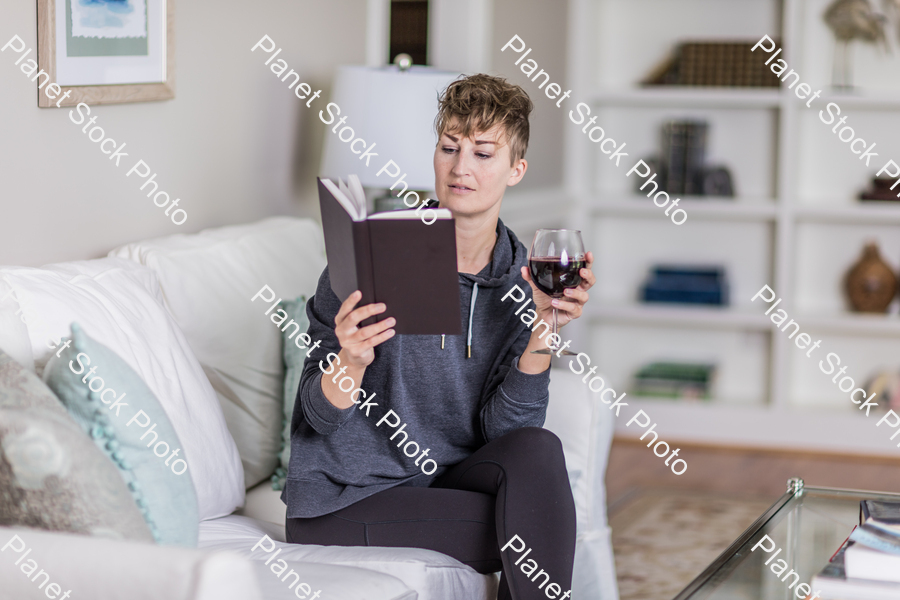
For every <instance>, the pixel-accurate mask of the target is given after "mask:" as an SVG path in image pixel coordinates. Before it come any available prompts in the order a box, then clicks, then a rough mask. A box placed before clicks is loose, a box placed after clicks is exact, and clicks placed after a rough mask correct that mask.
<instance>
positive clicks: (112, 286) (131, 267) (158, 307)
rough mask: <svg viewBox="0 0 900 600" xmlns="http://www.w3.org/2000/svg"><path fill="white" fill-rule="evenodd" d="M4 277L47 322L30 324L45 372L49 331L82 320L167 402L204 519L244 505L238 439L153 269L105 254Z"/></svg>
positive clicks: (62, 330)
mask: <svg viewBox="0 0 900 600" xmlns="http://www.w3.org/2000/svg"><path fill="white" fill-rule="evenodd" d="M0 276H2V279H4V280H5V281H6V282H7V283H8V284H9V285H10V286H11V287H12V289H13V290H14V291H15V292H16V294H17V296H18V299H19V302H20V303H25V304H27V305H28V306H29V308H30V310H33V311H34V312H35V313H36V314H37V315H39V316H40V318H41V322H42V324H43V327H41V328H40V329H33V328H32V327H31V326H29V327H28V332H29V337H30V341H31V351H32V353H33V355H34V360H35V364H36V366H37V368H38V370H39V371H41V370H43V367H44V365H45V364H46V363H47V360H48V359H49V357H50V356H51V354H52V353H53V350H51V349H49V348H48V347H47V336H48V335H50V336H52V337H53V338H55V339H59V338H61V337H64V336H67V335H68V334H69V325H70V323H72V322H73V321H74V322H77V323H78V324H79V325H81V327H82V328H83V329H84V330H85V332H87V333H88V334H89V335H90V336H91V337H92V338H94V339H95V340H97V341H98V342H100V343H101V344H103V345H105V346H107V347H109V348H110V349H111V350H113V351H114V352H115V353H116V354H118V355H119V356H120V357H121V358H122V359H123V360H124V361H125V362H126V363H128V365H129V366H130V367H131V368H133V369H134V370H135V371H137V373H138V374H139V375H140V376H141V379H143V380H144V382H145V383H146V384H147V386H148V387H149V388H150V389H151V390H152V391H153V393H154V394H155V395H156V397H157V398H158V399H159V401H160V403H161V404H162V405H163V408H164V409H165V411H166V414H167V415H168V416H169V419H170V420H171V421H172V425H173V426H174V427H175V430H176V433H177V434H178V438H179V439H180V440H181V442H182V444H183V447H184V453H185V455H186V456H187V461H188V464H189V472H190V474H191V477H192V478H193V481H194V487H195V488H196V490H197V500H198V504H199V513H200V518H201V519H212V518H216V517H220V516H224V515H228V514H230V513H231V512H233V511H234V510H235V509H236V508H237V507H239V506H241V505H242V504H243V502H244V486H243V472H242V470H241V462H240V457H239V456H238V452H237V448H236V447H235V444H234V440H233V439H232V438H231V436H230V435H229V434H228V429H227V427H226V425H225V419H224V418H223V416H222V410H221V409H220V408H219V403H218V402H217V401H216V396H215V393H214V392H213V389H212V387H211V386H210V384H209V381H208V380H207V379H206V377H205V376H204V374H203V369H202V367H201V366H200V363H199V362H198V361H197V358H196V357H195V356H194V354H193V352H192V351H191V349H190V347H189V346H188V343H187V340H186V339H185V337H184V335H183V334H182V332H181V330H180V329H179V328H178V326H177V325H176V324H175V322H174V321H173V320H172V317H171V316H170V315H169V313H168V312H166V309H165V307H164V306H163V304H162V295H161V293H160V290H159V283H158V281H157V279H156V275H155V274H154V273H153V271H151V270H150V269H146V268H144V267H141V266H140V265H137V264H135V263H134V262H131V261H128V260H123V259H117V258H104V259H99V260H91V261H81V262H71V263H62V264H56V265H49V266H46V267H44V268H41V269H36V268H26V267H4V268H2V269H0ZM101 369H102V367H100V368H99V369H98V371H97V375H98V376H102V375H103V373H102V370H101ZM123 391H124V390H123Z"/></svg>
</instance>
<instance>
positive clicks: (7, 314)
mask: <svg viewBox="0 0 900 600" xmlns="http://www.w3.org/2000/svg"><path fill="white" fill-rule="evenodd" d="M34 318H35V317H34V315H32V314H31V313H30V312H29V311H27V310H26V309H25V307H23V306H22V305H21V304H19V301H18V298H17V297H16V294H15V292H14V291H13V290H12V288H11V287H10V285H9V284H8V283H7V282H6V280H5V279H4V278H3V274H2V271H0V350H3V351H4V352H6V353H7V354H8V355H10V356H11V357H12V359H13V360H14V361H16V362H17V363H19V364H20V365H22V366H23V367H25V368H26V369H28V370H29V371H31V372H32V373H33V372H34V355H33V354H32V352H31V340H30V339H29V338H28V327H26V326H25V323H26V321H28V322H30V321H33V320H34ZM56 341H57V342H58V340H56ZM48 344H49V342H48ZM48 348H49V345H48Z"/></svg>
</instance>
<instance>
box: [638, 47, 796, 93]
mask: <svg viewBox="0 0 900 600" xmlns="http://www.w3.org/2000/svg"><path fill="white" fill-rule="evenodd" d="M754 44H755V42H683V43H681V44H679V45H678V46H677V47H676V48H675V51H674V52H673V53H672V55H670V56H669V57H667V58H666V59H665V60H664V61H663V62H662V63H660V64H659V66H657V67H656V68H655V69H654V70H653V71H652V72H651V73H650V75H648V76H647V78H646V79H645V80H644V81H643V84H644V85H703V86H725V87H778V86H780V85H781V81H780V80H779V79H778V76H777V75H775V74H774V73H773V72H772V70H771V69H770V68H769V67H768V66H766V60H765V58H763V59H762V60H760V53H759V52H756V53H754V52H752V51H751V48H752V47H753V46H754ZM779 45H780V42H779Z"/></svg>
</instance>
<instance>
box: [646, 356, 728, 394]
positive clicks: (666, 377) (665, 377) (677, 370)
mask: <svg viewBox="0 0 900 600" xmlns="http://www.w3.org/2000/svg"><path fill="white" fill-rule="evenodd" d="M715 372H716V367H715V365H709V364H690V363H671V362H655V363H650V364H649V365H647V366H645V367H643V368H641V370H640V371H638V372H637V373H636V374H635V376H634V385H633V386H632V391H631V393H632V395H634V396H657V397H660V396H661V397H664V398H680V399H698V400H700V399H702V400H708V399H709V398H710V390H711V389H712V384H713V378H714V377H715Z"/></svg>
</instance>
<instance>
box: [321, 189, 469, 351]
mask: <svg viewBox="0 0 900 600" xmlns="http://www.w3.org/2000/svg"><path fill="white" fill-rule="evenodd" d="M318 186H319V206H320V208H321V211H322V229H323V232H324V234H325V254H326V256H327V258H328V271H329V274H330V276H331V288H332V290H334V293H335V295H336V296H337V297H338V298H339V299H340V300H341V302H343V301H344V300H346V299H347V297H348V296H349V295H350V294H352V293H353V292H354V291H355V290H360V292H362V300H361V301H360V302H359V304H358V305H357V306H363V305H365V304H370V303H373V302H383V303H384V304H385V305H386V306H387V310H386V311H385V312H383V313H381V314H380V315H377V316H376V317H373V318H370V319H367V320H365V321H363V322H362V323H361V324H360V325H361V326H365V325H368V324H370V323H374V322H376V321H381V320H383V319H387V318H389V317H394V318H395V319H397V324H396V325H395V326H394V330H395V331H396V332H397V333H398V334H402V335H440V334H446V335H460V334H461V333H462V324H461V320H460V319H461V317H460V307H459V275H458V273H457V270H456V231H455V226H454V221H453V219H437V220H436V221H435V222H434V223H432V224H431V225H426V224H425V223H423V222H422V220H421V219H418V218H416V219H390V218H387V219H385V218H379V219H371V218H370V219H366V220H363V221H354V220H353V218H352V217H351V216H350V215H349V214H348V213H347V211H346V210H345V209H344V207H343V206H342V205H341V203H340V202H339V201H338V200H337V199H336V198H335V197H334V196H333V195H332V193H331V191H330V190H329V189H328V188H327V187H326V186H325V185H324V184H323V183H322V180H321V179H319V180H318Z"/></svg>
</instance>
